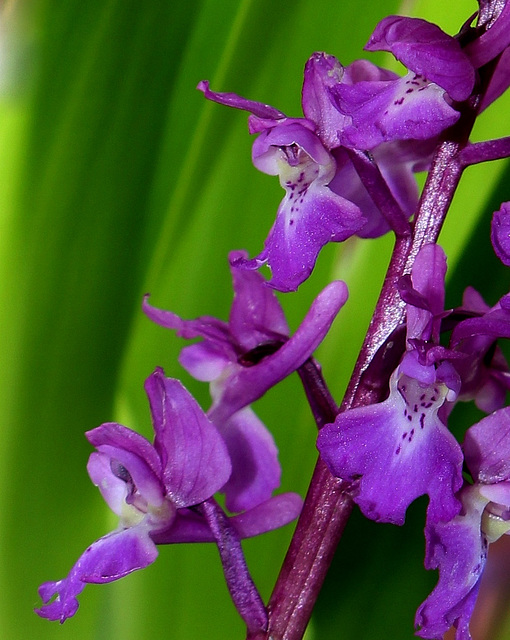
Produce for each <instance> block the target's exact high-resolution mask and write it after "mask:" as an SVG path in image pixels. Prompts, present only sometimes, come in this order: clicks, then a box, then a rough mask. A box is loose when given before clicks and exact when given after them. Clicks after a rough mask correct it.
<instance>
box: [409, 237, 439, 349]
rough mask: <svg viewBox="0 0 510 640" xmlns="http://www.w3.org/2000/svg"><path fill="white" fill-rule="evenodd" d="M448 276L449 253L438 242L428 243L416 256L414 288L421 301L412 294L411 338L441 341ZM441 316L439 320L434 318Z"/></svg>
mask: <svg viewBox="0 0 510 640" xmlns="http://www.w3.org/2000/svg"><path fill="white" fill-rule="evenodd" d="M445 277H446V254H445V252H444V251H443V249H442V248H441V247H440V246H439V245H437V244H427V245H425V246H424V247H422V248H421V249H420V251H419V252H418V255H417V256H416V260H415V264H414V266H413V269H412V273H411V281H412V287H413V288H412V290H411V291H410V292H408V295H409V294H411V293H413V292H414V293H415V294H417V296H419V297H421V301H420V300H417V301H416V304H415V303H414V302H413V300H412V299H411V298H410V297H405V296H404V300H405V301H406V302H407V306H406V312H407V339H408V340H411V339H413V338H418V339H421V340H430V339H431V338H432V339H433V340H434V341H435V342H438V341H439V328H440V327H439V324H440V316H441V314H442V313H443V310H444V296H445V289H444V282H445ZM436 318H439V321H437V320H436V322H434V319H436Z"/></svg>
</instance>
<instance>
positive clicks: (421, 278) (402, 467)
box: [317, 245, 463, 524]
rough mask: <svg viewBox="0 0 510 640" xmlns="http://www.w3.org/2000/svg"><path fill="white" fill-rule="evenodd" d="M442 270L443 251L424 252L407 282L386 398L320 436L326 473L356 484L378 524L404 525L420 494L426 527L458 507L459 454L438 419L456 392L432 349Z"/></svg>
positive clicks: (343, 416)
mask: <svg viewBox="0 0 510 640" xmlns="http://www.w3.org/2000/svg"><path fill="white" fill-rule="evenodd" d="M445 272H446V257H445V255H444V252H443V251H442V249H441V248H440V247H439V246H437V245H426V246H425V247H423V248H422V249H421V251H420V252H419V254H418V256H417V257H416V261H415V265H414V267H413V271H412V274H411V278H410V283H404V284H406V285H407V288H406V290H405V293H404V292H403V294H402V295H403V296H404V298H405V300H406V302H407V304H406V309H407V350H406V353H405V354H404V357H403V358H402V361H401V362H400V364H399V366H398V367H397V369H396V370H395V371H394V372H393V374H392V376H391V379H390V392H389V396H388V398H387V399H386V400H384V401H383V402H380V403H378V404H374V405H369V406H363V407H357V408H354V409H351V410H348V411H345V412H343V413H340V414H339V415H338V416H337V418H336V420H335V422H334V423H332V424H328V425H326V426H325V427H324V428H323V429H322V430H321V431H320V433H319V436H318V440H317V447H318V449H319V452H320V454H321V457H322V458H323V460H324V461H325V463H326V464H327V465H328V467H329V469H330V471H331V472H332V473H333V474H334V475H335V476H337V477H339V478H342V479H344V480H350V481H351V482H352V483H353V496H354V501H355V502H356V503H357V504H358V505H359V507H360V508H361V510H362V512H363V513H364V514H365V515H366V516H367V517H369V518H371V519H373V520H377V521H380V522H392V523H394V524H403V522H404V518H405V512H406V509H407V507H408V506H409V504H410V503H411V502H412V501H413V500H415V499H416V498H417V497H418V496H421V495H423V494H428V496H429V498H430V502H429V507H428V518H429V521H430V522H438V521H448V520H451V518H453V517H454V516H455V515H456V514H457V513H458V511H459V509H460V504H459V502H458V500H457V498H456V497H455V493H456V492H457V491H458V490H459V489H460V487H461V486H462V473H461V470H462V461H463V456H462V451H461V449H460V446H459V445H458V443H457V442H456V440H455V438H454V437H453V435H452V434H451V433H450V432H449V431H448V429H447V428H446V426H445V424H444V423H443V421H442V419H441V417H440V413H439V412H440V409H441V408H442V406H443V405H444V403H445V402H447V401H453V400H454V399H455V397H456V395H457V393H458V391H459V386H460V385H459V380H458V376H457V374H456V372H455V370H454V369H453V367H452V365H451V364H450V362H448V361H446V360H445V361H443V362H441V363H440V364H437V361H439V360H442V359H443V357H444V355H445V351H444V350H443V348H442V347H440V346H439V345H437V344H436V339H437V335H438V331H439V328H438V327H439V322H440V316H441V315H442V314H443V304H444V275H445ZM431 340H432V342H429V341H431Z"/></svg>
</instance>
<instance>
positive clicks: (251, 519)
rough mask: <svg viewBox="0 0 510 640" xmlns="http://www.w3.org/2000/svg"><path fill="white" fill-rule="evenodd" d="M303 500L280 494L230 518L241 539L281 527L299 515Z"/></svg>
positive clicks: (297, 496) (296, 496)
mask: <svg viewBox="0 0 510 640" xmlns="http://www.w3.org/2000/svg"><path fill="white" fill-rule="evenodd" d="M302 507H303V499H302V498H301V496H299V495H298V494H297V493H282V494H280V495H279V496H274V497H273V498H271V499H270V500H267V501H266V502H264V503H262V504H259V505H257V506H256V507H254V508H253V509H250V510H249V511H245V512H244V513H240V514H239V515H237V516H233V517H232V518H231V520H232V522H233V523H234V525H235V527H236V529H237V532H238V533H239V535H240V537H241V538H252V537H253V536H258V535H260V534H261V533H266V532H267V531H272V530H273V529H278V528H279V527H283V526H285V525H286V524H289V522H292V521H293V520H295V519H296V518H297V517H298V516H299V514H300V513H301V509H302Z"/></svg>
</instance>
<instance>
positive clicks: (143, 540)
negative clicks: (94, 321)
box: [35, 523, 158, 623]
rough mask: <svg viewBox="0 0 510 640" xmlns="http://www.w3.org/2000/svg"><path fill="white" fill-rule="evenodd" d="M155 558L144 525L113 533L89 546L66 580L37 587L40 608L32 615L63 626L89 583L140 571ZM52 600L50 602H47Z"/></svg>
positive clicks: (113, 578)
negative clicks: (54, 621) (42, 603)
mask: <svg viewBox="0 0 510 640" xmlns="http://www.w3.org/2000/svg"><path fill="white" fill-rule="evenodd" d="M157 555H158V551H157V549H156V545H155V544H154V543H153V542H152V540H151V539H150V537H149V534H148V530H147V527H146V525H145V524H143V523H142V524H140V525H138V526H137V527H132V528H130V529H124V530H122V531H114V532H113V533H109V534H108V535H106V536H104V537H102V538H100V539H99V540H97V541H96V542H94V543H93V544H91V545H90V547H88V549H86V550H85V552H84V553H83V554H82V555H81V556H80V558H79V559H78V561H77V562H76V564H75V565H74V567H73V568H72V569H71V571H70V572H69V575H68V576H67V578H64V579H63V580H59V581H57V582H45V583H44V584H42V585H41V586H40V587H39V595H40V596H41V599H42V601H43V602H44V605H43V606H42V607H40V608H39V609H36V610H35V611H36V613H37V614H38V615H40V616H41V617H43V618H48V619H49V620H60V622H61V623H62V622H64V621H65V620H66V619H67V618H70V617H71V616H73V615H74V614H75V613H76V610H77V609H78V600H77V599H76V596H78V595H79V594H80V593H81V592H82V591H83V589H84V588H85V585H86V584H87V583H90V582H94V583H100V584H103V583H105V582H112V581H114V580H118V579H119V578H123V577H124V576H126V575H128V574H129V573H131V572H132V571H136V570H137V569H144V568H145V567H147V566H148V565H149V564H151V563H152V562H154V560H155V559H156V557H157ZM53 596H56V599H55V600H53V602H50V600H51V599H52V598H53Z"/></svg>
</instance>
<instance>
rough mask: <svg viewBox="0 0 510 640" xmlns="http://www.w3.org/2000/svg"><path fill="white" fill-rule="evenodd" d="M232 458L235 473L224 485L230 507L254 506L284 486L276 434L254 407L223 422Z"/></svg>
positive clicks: (234, 509)
mask: <svg viewBox="0 0 510 640" xmlns="http://www.w3.org/2000/svg"><path fill="white" fill-rule="evenodd" d="M220 431H221V435H222V436H223V438H224V439H225V442H226V444H227V448H228V452H229V454H230V459H231V461H232V475H231V476H230V478H229V480H228V482H227V484H226V485H225V486H224V487H223V489H222V492H224V493H225V497H226V502H225V504H226V506H227V509H228V510H229V511H232V512H239V511H245V510H246V509H250V508H251V507H254V506H255V505H257V504H260V503H261V502H265V501H266V500H268V499H269V498H270V497H271V494H272V493H273V491H274V490H275V489H276V488H277V487H279V486H280V475H281V469H280V464H279V462H278V450H277V448H276V445H275V443H274V440H273V437H272V435H271V434H270V433H269V431H268V430H267V428H266V427H265V426H264V424H262V422H261V421H260V420H259V419H258V418H257V416H256V415H255V413H254V412H253V411H252V410H251V409H250V408H246V409H242V410H241V411H239V412H238V413H235V414H234V415H233V416H232V417H231V418H230V419H229V420H228V421H227V422H226V423H225V424H223V425H222V426H221V429H220Z"/></svg>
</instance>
